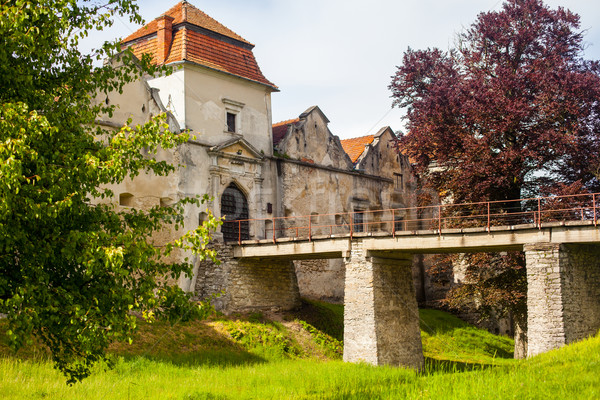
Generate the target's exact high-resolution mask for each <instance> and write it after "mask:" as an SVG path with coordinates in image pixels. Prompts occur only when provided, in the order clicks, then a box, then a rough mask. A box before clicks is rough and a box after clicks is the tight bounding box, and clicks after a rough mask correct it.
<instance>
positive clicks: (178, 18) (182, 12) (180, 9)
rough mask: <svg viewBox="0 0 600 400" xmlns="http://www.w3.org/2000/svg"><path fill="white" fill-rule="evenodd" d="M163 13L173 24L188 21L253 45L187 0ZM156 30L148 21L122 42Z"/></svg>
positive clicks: (154, 24) (154, 22)
mask: <svg viewBox="0 0 600 400" xmlns="http://www.w3.org/2000/svg"><path fill="white" fill-rule="evenodd" d="M163 15H168V16H170V17H173V18H174V20H173V26H175V25H179V24H182V23H184V22H189V23H190V24H193V25H196V26H200V27H202V28H204V29H208V30H209V31H213V32H215V33H219V34H221V35H223V36H227V37H230V38H232V39H235V40H239V41H240V42H243V43H246V44H249V45H251V46H254V45H253V44H252V43H250V42H248V41H247V40H246V39H244V38H243V37H241V36H240V35H238V34H237V33H235V32H233V31H232V30H231V29H229V28H227V27H226V26H225V25H223V24H221V23H220V22H218V21H216V20H214V19H213V18H211V17H209V16H208V15H206V14H205V13H204V12H202V11H200V10H199V9H197V8H196V7H194V6H193V5H191V4H190V3H188V2H187V1H180V2H179V3H177V4H176V5H174V6H173V7H171V8H170V9H169V10H168V11H167V12H165V13H164V14H163ZM156 30H157V23H156V20H153V21H150V22H149V23H148V24H146V25H144V26H143V27H141V28H140V29H138V30H137V31H135V32H134V33H132V34H131V35H129V36H127V37H126V38H125V39H123V43H126V42H131V41H132V40H135V39H139V38H141V37H143V36H146V35H151V34H154V33H156Z"/></svg>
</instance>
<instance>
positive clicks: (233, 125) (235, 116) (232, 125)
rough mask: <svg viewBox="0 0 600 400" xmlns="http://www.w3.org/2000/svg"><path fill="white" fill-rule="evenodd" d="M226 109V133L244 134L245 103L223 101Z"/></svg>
mask: <svg viewBox="0 0 600 400" xmlns="http://www.w3.org/2000/svg"><path fill="white" fill-rule="evenodd" d="M221 101H222V102H223V105H224V108H225V123H226V128H225V129H226V132H229V133H238V134H240V135H241V134H242V128H243V127H242V119H241V118H240V116H241V115H242V114H241V113H242V110H243V109H244V103H240V102H239V101H236V100H232V99H225V98H224V99H221Z"/></svg>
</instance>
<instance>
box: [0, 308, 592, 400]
mask: <svg viewBox="0 0 600 400" xmlns="http://www.w3.org/2000/svg"><path fill="white" fill-rule="evenodd" d="M311 307H312V311H311V310H310V308H311ZM308 308H309V310H308V311H307V310H306V309H305V310H304V311H303V312H304V319H305V320H307V322H309V323H310V324H311V325H313V326H316V327H320V328H321V329H325V330H328V332H330V333H331V334H332V336H338V335H341V324H340V321H341V319H340V317H341V313H342V311H341V307H338V306H331V305H324V304H320V303H312V304H311V305H310V306H309V307H308ZM301 314H302V312H301V313H300V314H298V315H296V316H292V317H291V318H292V319H293V318H294V317H298V316H300V315H301ZM325 316H327V318H326V317H325ZM328 318H333V319H328ZM421 319H422V329H423V330H422V336H423V345H424V352H425V355H426V357H428V363H427V365H428V366H427V368H426V370H425V371H424V372H423V373H421V374H417V373H415V372H413V371H408V370H403V369H399V368H385V367H383V368H382V367H378V368H374V367H371V366H368V365H353V364H345V363H342V362H341V361H335V360H334V361H327V362H324V361H322V360H331V359H334V358H336V357H337V358H339V353H335V352H334V351H332V349H333V348H334V347H335V346H332V345H331V343H334V342H328V343H325V344H319V343H318V342H319V340H318V339H319V337H318V335H314V334H313V336H312V337H313V340H311V336H310V335H309V334H308V333H306V330H304V329H302V328H300V325H299V324H297V323H290V322H283V323H276V322H269V321H266V320H265V319H264V318H262V317H261V316H260V315H254V316H251V317H250V318H249V319H246V320H244V321H228V320H224V319H221V320H213V321H210V322H208V323H201V322H190V323H186V324H181V325H178V326H177V327H176V328H175V329H172V328H171V327H170V326H168V325H167V324H163V323H158V324H155V325H154V326H152V327H149V326H143V327H142V332H141V333H142V335H141V338H140V340H138V341H136V342H135V344H134V346H124V345H123V346H116V347H115V348H114V349H113V352H115V353H116V354H120V355H121V357H120V358H119V359H118V361H117V365H116V367H115V368H114V369H113V370H110V371H102V370H101V369H99V371H98V372H97V373H96V374H94V375H93V376H92V377H90V378H88V379H87V380H85V381H84V382H83V383H81V384H77V385H75V386H74V387H66V386H65V384H64V379H63V378H62V377H61V376H60V374H58V373H57V372H56V371H54V370H53V369H52V367H51V365H50V364H49V363H48V362H46V361H39V360H38V361H36V360H35V357H36V356H33V358H34V359H33V360H31V359H30V360H15V359H14V358H13V357H4V358H0V393H2V394H3V396H5V398H15V399H17V398H18V399H21V398H65V399H69V398H73V399H79V398H89V399H113V398H119V399H128V398H129V399H147V398H173V399H243V398H248V399H250V398H257V399H258V398H260V399H268V398H277V399H286V398H298V399H346V398H353V399H354V398H364V399H378V398H385V399H387V398H398V399H402V398H432V399H433V398H438V399H439V398H444V399H465V398H467V399H468V398H473V399H475V398H477V399H478V398H494V399H495V398H518V399H537V398H540V399H542V398H544V399H547V398H555V399H559V398H580V399H589V398H599V397H600V392H599V391H598V388H599V387H600V338H599V337H596V338H592V339H590V340H587V341H584V342H581V343H577V344H575V345H572V346H567V347H565V348H563V349H560V350H558V351H554V352H550V353H547V354H544V355H541V356H539V357H535V358H532V359H530V360H526V361H515V360H510V359H507V358H502V357H505V356H508V355H510V350H511V346H512V341H511V340H510V339H507V338H498V337H496V336H493V335H490V334H488V333H485V332H482V331H479V330H477V329H476V328H473V327H471V326H469V325H468V324H465V323H464V322H462V321H460V320H458V319H456V318H454V317H452V316H450V315H448V314H445V313H442V312H438V311H433V310H422V311H421ZM323 326H324V328H323ZM319 334H320V335H323V334H322V333H319ZM307 338H308V339H307ZM314 338H316V339H317V340H314ZM330 339H331V338H330ZM331 340H333V339H331ZM311 341H312V343H308V342H311ZM0 352H3V353H5V354H6V349H2V348H1V347H0ZM32 354H33V352H32V351H31V349H30V356H31V355H32ZM336 354H337V355H336ZM139 355H143V356H144V357H139Z"/></svg>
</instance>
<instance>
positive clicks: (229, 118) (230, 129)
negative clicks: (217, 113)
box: [227, 112, 236, 132]
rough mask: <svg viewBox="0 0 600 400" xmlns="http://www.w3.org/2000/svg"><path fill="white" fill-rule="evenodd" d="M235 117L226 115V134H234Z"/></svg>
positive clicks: (229, 114) (232, 114) (230, 114)
mask: <svg viewBox="0 0 600 400" xmlns="http://www.w3.org/2000/svg"><path fill="white" fill-rule="evenodd" d="M235 117H236V115H235V114H234V113H230V112H228V113H227V131H228V132H235Z"/></svg>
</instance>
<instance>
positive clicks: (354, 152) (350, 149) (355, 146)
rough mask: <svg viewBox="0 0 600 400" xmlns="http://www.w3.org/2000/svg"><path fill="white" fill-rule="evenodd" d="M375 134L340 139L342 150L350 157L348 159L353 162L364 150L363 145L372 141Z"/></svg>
mask: <svg viewBox="0 0 600 400" xmlns="http://www.w3.org/2000/svg"><path fill="white" fill-rule="evenodd" d="M375 136H376V135H367V136H361V137H357V138H352V139H344V140H342V141H341V143H342V147H343V148H344V151H345V152H346V154H348V157H350V160H352V162H353V163H355V162H356V160H358V158H359V157H360V155H361V154H362V153H363V152H364V151H365V146H367V145H369V144H371V143H373V140H375Z"/></svg>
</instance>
